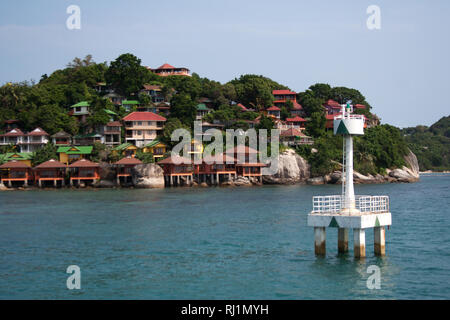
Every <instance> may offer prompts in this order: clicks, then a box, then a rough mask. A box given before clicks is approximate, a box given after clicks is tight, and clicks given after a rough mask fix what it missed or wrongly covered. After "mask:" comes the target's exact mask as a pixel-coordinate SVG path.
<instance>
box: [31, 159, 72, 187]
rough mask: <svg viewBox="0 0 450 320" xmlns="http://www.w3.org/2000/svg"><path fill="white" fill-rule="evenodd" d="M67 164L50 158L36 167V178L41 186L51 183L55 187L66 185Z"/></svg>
mask: <svg viewBox="0 0 450 320" xmlns="http://www.w3.org/2000/svg"><path fill="white" fill-rule="evenodd" d="M66 168H67V166H66V165H65V164H64V163H61V162H59V161H56V160H53V159H51V160H48V161H46V162H44V163H41V164H40V165H38V166H37V167H35V168H34V180H35V182H37V184H38V186H39V187H43V186H45V184H48V183H51V185H53V186H54V187H57V186H58V183H59V184H60V186H61V187H64V186H65V182H64V179H65V177H66Z"/></svg>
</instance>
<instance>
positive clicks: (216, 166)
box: [194, 153, 236, 184]
mask: <svg viewBox="0 0 450 320" xmlns="http://www.w3.org/2000/svg"><path fill="white" fill-rule="evenodd" d="M232 177H233V178H236V159H235V158H234V157H231V156H228V155H226V154H223V153H221V154H218V155H214V156H209V157H205V158H203V161H202V163H201V164H194V178H195V179H196V181H197V182H198V183H202V182H205V183H210V184H219V183H221V182H224V181H231V179H232Z"/></svg>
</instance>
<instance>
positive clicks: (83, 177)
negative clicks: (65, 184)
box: [69, 159, 100, 186]
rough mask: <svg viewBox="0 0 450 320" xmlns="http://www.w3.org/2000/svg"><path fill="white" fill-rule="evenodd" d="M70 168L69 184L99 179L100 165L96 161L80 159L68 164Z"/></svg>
mask: <svg viewBox="0 0 450 320" xmlns="http://www.w3.org/2000/svg"><path fill="white" fill-rule="evenodd" d="M69 169H70V185H71V186H73V185H75V184H76V183H77V184H78V185H80V184H81V183H82V182H83V183H95V182H97V181H98V180H100V173H99V171H100V165H99V164H98V163H95V162H92V161H89V160H86V159H81V160H78V161H75V162H74V163H72V164H71V165H69Z"/></svg>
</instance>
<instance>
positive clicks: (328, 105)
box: [323, 99, 342, 114]
mask: <svg viewBox="0 0 450 320" xmlns="http://www.w3.org/2000/svg"><path fill="white" fill-rule="evenodd" d="M323 107H324V108H325V111H326V113H327V114H338V113H340V112H341V109H342V106H341V104H340V103H339V102H336V101H334V100H333V99H328V100H327V101H326V102H325V103H324V104H323Z"/></svg>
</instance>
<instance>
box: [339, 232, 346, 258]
mask: <svg viewBox="0 0 450 320" xmlns="http://www.w3.org/2000/svg"><path fill="white" fill-rule="evenodd" d="M338 252H339V253H345V252H348V229H346V228H339V229H338Z"/></svg>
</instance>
